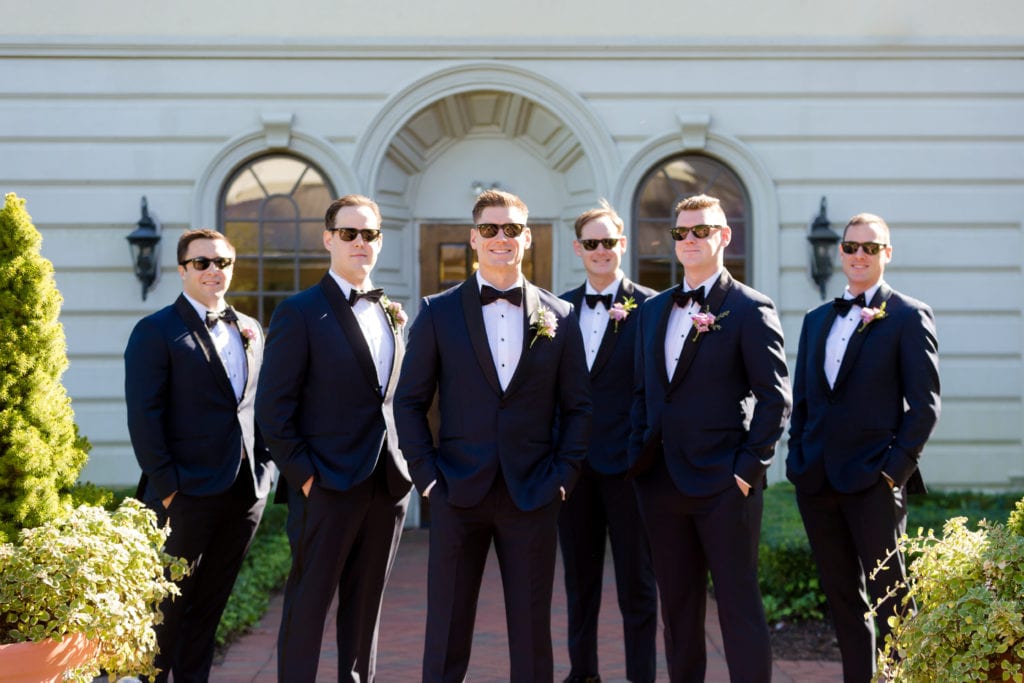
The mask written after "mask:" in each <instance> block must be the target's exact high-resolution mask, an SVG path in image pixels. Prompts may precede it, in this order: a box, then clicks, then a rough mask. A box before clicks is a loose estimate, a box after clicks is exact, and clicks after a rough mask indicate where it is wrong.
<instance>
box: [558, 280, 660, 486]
mask: <svg viewBox="0 0 1024 683" xmlns="http://www.w3.org/2000/svg"><path fill="white" fill-rule="evenodd" d="M585 293H586V283H584V284H582V285H580V286H579V287H577V288H576V289H572V290H570V291H568V292H565V293H564V294H562V298H563V299H565V300H566V301H568V302H570V303H572V304H573V305H574V306H575V307H576V309H577V310H580V307H581V306H585V305H586V304H585V303H584V300H583V296H584V294H585ZM655 294H656V292H655V291H654V290H653V289H651V288H649V287H644V286H643V285H638V284H636V283H634V282H633V281H631V280H629V279H628V278H623V280H622V283H621V284H620V285H619V291H618V292H617V293H616V294H615V300H614V301H613V302H612V303H623V302H625V300H626V299H629V298H632V299H633V301H634V302H635V303H636V305H637V308H635V309H633V311H632V313H630V314H629V315H628V316H627V317H626V319H625V320H623V321H622V322H620V323H619V324H618V326H617V327H616V325H615V321H614V320H609V321H608V327H607V328H606V329H605V333H604V337H602V339H601V346H600V347H598V350H597V357H596V358H594V364H593V366H591V368H590V391H591V396H592V399H593V402H594V419H593V426H592V427H591V430H590V446H589V447H588V448H587V463H588V464H589V465H590V466H591V467H592V468H593V469H594V470H596V471H597V472H600V473H601V474H624V473H625V472H626V470H627V469H628V467H629V463H628V462H627V461H626V448H627V446H628V445H629V432H630V408H631V407H632V405H633V392H632V386H633V359H634V357H635V355H636V354H635V349H636V319H637V312H638V311H639V307H640V305H641V304H643V302H644V301H645V300H646V299H647V298H648V297H650V296H654V295H655Z"/></svg>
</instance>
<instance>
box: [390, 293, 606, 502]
mask: <svg viewBox="0 0 1024 683" xmlns="http://www.w3.org/2000/svg"><path fill="white" fill-rule="evenodd" d="M542 306H543V307H544V308H546V309H548V310H549V311H552V312H553V313H554V314H555V316H556V318H557V320H558V327H557V329H556V331H555V335H554V338H546V337H536V338H535V333H534V330H533V329H532V327H531V325H532V323H533V322H534V321H535V319H536V315H537V313H538V310H539V309H540V308H541V307H542ZM523 308H524V317H523V327H524V332H523V349H522V354H521V356H520V358H519V365H518V366H517V367H516V371H515V374H514V375H513V377H512V380H511V382H510V383H509V385H508V388H507V390H505V391H502V389H501V386H500V384H499V383H498V374H497V371H496V370H495V368H494V361H493V359H492V357H491V351H490V347H489V346H488V343H487V332H486V329H485V327H484V319H483V310H482V307H481V304H480V294H479V288H478V285H477V278H476V277H470V278H469V279H467V280H466V281H465V282H463V283H462V284H461V285H458V286H456V287H453V288H452V289H449V290H448V291H446V292H442V293H440V294H436V295H434V296H430V297H427V298H426V299H424V300H423V302H422V304H421V307H420V311H419V314H418V315H417V316H416V320H415V321H414V322H413V324H412V327H411V329H410V331H409V349H408V354H407V355H406V357H405V363H404V364H403V365H402V376H401V379H400V381H399V385H398V392H397V394H396V397H395V416H396V418H397V421H398V435H399V439H400V442H401V446H402V452H403V453H404V454H405V457H406V458H407V459H408V461H409V467H410V471H411V472H412V477H413V481H414V482H415V483H416V487H417V488H418V489H419V490H420V491H423V490H424V489H425V488H426V487H427V486H428V485H429V484H430V482H432V481H434V480H435V479H437V480H438V481H439V484H438V485H439V486H441V485H442V484H443V487H444V488H446V489H447V500H448V502H449V503H450V504H452V505H454V506H458V507H470V506H473V505H476V504H477V503H479V502H480V501H481V500H483V498H484V496H486V495H487V493H488V491H489V490H490V489H491V485H492V484H493V482H494V479H495V477H496V476H497V475H498V472H499V470H500V472H501V474H502V476H503V477H504V479H505V483H506V485H507V487H508V490H509V493H510V495H511V497H512V500H513V502H514V503H515V505H516V506H517V507H518V508H519V509H520V510H524V511H529V510H535V509H537V508H540V507H542V506H544V505H547V504H549V503H551V502H552V501H555V500H557V499H558V498H559V497H560V494H559V490H558V489H559V487H564V488H565V490H566V492H567V493H568V492H569V491H571V490H572V487H573V485H574V484H575V482H576V479H577V477H578V476H579V468H580V461H582V459H583V457H584V454H585V452H586V448H587V438H588V436H589V433H590V414H591V405H590V386H589V382H588V381H587V365H586V360H585V358H584V351H583V340H582V337H581V336H580V327H579V321H578V320H577V318H576V315H575V314H574V313H573V312H572V306H571V305H570V304H568V303H566V302H565V301H562V300H561V299H559V298H558V297H556V296H555V295H554V294H552V293H551V292H548V291H546V290H543V289H540V288H538V287H535V286H534V285H532V284H530V283H529V282H527V283H526V284H525V292H524V298H523ZM435 390H437V391H438V401H439V404H438V405H439V408H440V415H441V424H440V434H439V435H438V436H439V446H437V447H435V446H434V440H433V437H432V435H431V432H430V426H429V425H428V423H427V410H428V409H429V408H430V404H431V400H432V399H433V397H434V392H435ZM556 411H558V412H559V413H560V419H561V423H560V424H561V429H560V430H559V431H558V433H557V435H556V433H555V429H554V421H555V413H556ZM431 495H433V492H432V493H431Z"/></svg>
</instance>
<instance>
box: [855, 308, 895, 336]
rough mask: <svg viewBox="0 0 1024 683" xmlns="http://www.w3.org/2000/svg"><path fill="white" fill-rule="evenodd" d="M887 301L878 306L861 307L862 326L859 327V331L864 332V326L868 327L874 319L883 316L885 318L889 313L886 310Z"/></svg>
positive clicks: (879, 318)
mask: <svg viewBox="0 0 1024 683" xmlns="http://www.w3.org/2000/svg"><path fill="white" fill-rule="evenodd" d="M886 303H888V302H886V301H883V302H882V305H881V306H879V307H878V308H862V309H860V327H858V328H857V331H858V332H863V331H864V328H866V327H867V326H868V325H870V324H871V323H873V322H874V321H876V320H881V319H882V318H884V317H886V316H887V315H889V314H888V313H886V312H885V304H886Z"/></svg>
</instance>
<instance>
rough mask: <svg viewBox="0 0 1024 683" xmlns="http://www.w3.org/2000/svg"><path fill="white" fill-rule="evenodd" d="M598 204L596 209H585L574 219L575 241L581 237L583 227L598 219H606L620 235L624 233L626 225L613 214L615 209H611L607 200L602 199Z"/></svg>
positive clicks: (617, 215)
mask: <svg viewBox="0 0 1024 683" xmlns="http://www.w3.org/2000/svg"><path fill="white" fill-rule="evenodd" d="M598 204H599V206H598V207H597V208H595V209H587V210H586V211H584V212H583V213H581V214H580V215H579V217H578V218H577V219H576V239H579V238H580V237H583V226H584V225H586V224H587V223H589V222H590V221H594V220H597V219H598V218H605V217H607V218H608V220H610V221H611V222H612V225H614V226H615V227H616V228H617V229H618V231H619V234H620V235H621V234H622V233H624V232H625V231H626V224H625V223H624V222H623V221H622V218H620V217H619V214H617V213H616V212H615V209H613V208H612V205H611V204H609V203H608V200H607V199H602V200H601V201H600V202H598Z"/></svg>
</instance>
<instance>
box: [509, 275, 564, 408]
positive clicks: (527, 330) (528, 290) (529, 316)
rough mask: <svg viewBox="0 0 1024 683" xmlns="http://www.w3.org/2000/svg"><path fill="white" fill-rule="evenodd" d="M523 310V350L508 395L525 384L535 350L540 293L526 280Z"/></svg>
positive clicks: (538, 341) (541, 340)
mask: <svg viewBox="0 0 1024 683" xmlns="http://www.w3.org/2000/svg"><path fill="white" fill-rule="evenodd" d="M523 309H524V310H523V350H522V352H520V354H519V363H518V364H516V371H515V372H514V373H512V379H511V380H509V383H508V389H506V390H505V393H506V394H511V393H512V392H513V391H514V390H515V389H516V387H518V386H519V385H520V384H521V383H522V382H523V377H526V376H527V375H528V373H529V370H528V366H529V365H530V361H531V356H532V354H531V353H530V352H531V351H533V350H534V349H533V346H532V344H533V337H534V334H533V329H532V324H533V321H534V319H535V316H536V315H537V311H538V310H539V309H540V292H538V291H537V288H536V287H534V286H533V285H532V284H530V283H529V282H527V281H526V280H523ZM563 323H564V321H563ZM557 335H558V330H557V329H556V330H555V336H557ZM547 341H550V340H547V339H538V340H537V344H543V343H544V342H547Z"/></svg>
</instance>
